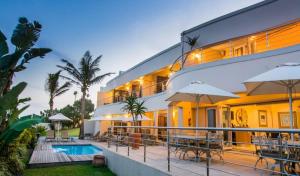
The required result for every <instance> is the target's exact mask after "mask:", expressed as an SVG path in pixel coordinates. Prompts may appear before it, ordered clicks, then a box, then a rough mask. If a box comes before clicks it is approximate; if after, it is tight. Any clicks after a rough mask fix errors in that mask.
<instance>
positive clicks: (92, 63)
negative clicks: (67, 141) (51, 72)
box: [58, 51, 113, 139]
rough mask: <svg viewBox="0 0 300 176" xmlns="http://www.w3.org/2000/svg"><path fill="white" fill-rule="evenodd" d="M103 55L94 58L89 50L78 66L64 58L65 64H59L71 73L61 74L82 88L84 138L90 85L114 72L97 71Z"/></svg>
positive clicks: (82, 127)
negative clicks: (86, 103) (101, 72)
mask: <svg viewBox="0 0 300 176" xmlns="http://www.w3.org/2000/svg"><path fill="white" fill-rule="evenodd" d="M101 57H102V55H101V56H98V57H97V58H96V59H94V60H93V59H92V56H91V54H90V52H89V51H87V52H85V54H84V56H83V57H82V58H81V60H80V62H79V67H78V68H76V67H75V66H74V65H73V64H72V63H70V62H69V61H67V60H65V59H62V62H63V63H64V64H65V66H60V65H58V67H59V68H61V69H62V70H64V71H66V72H67V73H68V74H69V77H68V76H61V77H63V78H65V79H67V80H69V81H70V82H71V83H73V84H75V85H78V86H79V87H80V89H81V93H82V98H81V125H80V133H79V138H80V139H83V137H84V115H85V99H86V96H87V93H88V90H89V88H90V86H92V85H94V84H97V83H100V82H101V81H102V80H103V79H104V78H105V77H107V76H109V75H111V74H113V73H105V74H103V75H98V76H97V73H98V72H100V71H101V69H100V68H99V63H100V60H101Z"/></svg>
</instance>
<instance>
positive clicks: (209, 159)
mask: <svg viewBox="0 0 300 176" xmlns="http://www.w3.org/2000/svg"><path fill="white" fill-rule="evenodd" d="M299 134H300V130H299V129H261V128H204V127H203V128H202V127H199V128H195V127H187V128H179V127H150V126H147V127H145V126H144V127H141V126H114V127H111V128H109V131H108V135H107V136H106V140H107V146H108V148H113V147H114V148H115V151H116V152H120V150H121V149H122V150H123V152H124V150H126V153H127V156H128V157H131V155H140V157H142V158H143V161H144V162H149V161H151V160H153V161H155V162H156V160H157V158H160V160H159V161H160V162H162V163H161V164H162V165H163V166H164V168H165V170H166V171H168V172H172V171H173V170H174V172H175V170H181V171H182V172H185V173H189V174H192V175H205V174H206V175H216V174H221V175H271V174H277V175H299V174H300V141H299ZM291 135H294V140H293V141H292V140H291ZM133 148H135V149H133ZM154 149H157V150H158V151H156V150H154ZM141 150H142V151H141ZM137 151H140V152H137ZM141 153H142V154H141ZM187 162H189V163H187ZM187 164H188V165H187Z"/></svg>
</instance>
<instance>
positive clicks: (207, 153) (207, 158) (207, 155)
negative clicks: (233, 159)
mask: <svg viewBox="0 0 300 176" xmlns="http://www.w3.org/2000/svg"><path fill="white" fill-rule="evenodd" d="M209 140H210V139H209V131H208V132H207V134H206V175H207V176H209V167H210V159H211V156H210V149H209Z"/></svg>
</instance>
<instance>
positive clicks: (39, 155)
mask: <svg viewBox="0 0 300 176" xmlns="http://www.w3.org/2000/svg"><path fill="white" fill-rule="evenodd" d="M82 144H91V143H90V142H88V141H81V140H76V141H73V142H45V140H44V139H43V138H42V139H40V140H39V142H38V144H37V146H36V147H35V149H34V151H33V153H32V155H31V158H30V161H29V165H30V166H42V165H55V164H61V163H72V162H88V161H91V160H93V156H94V155H67V154H65V153H57V152H55V151H54V149H52V145H82Z"/></svg>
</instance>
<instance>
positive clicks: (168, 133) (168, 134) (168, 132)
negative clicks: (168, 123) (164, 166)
mask: <svg viewBox="0 0 300 176" xmlns="http://www.w3.org/2000/svg"><path fill="white" fill-rule="evenodd" d="M167 144H168V172H170V131H169V129H168V130H167Z"/></svg>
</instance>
